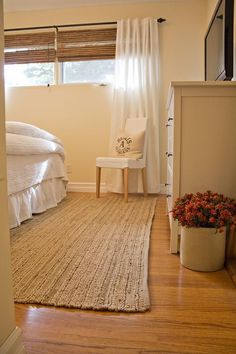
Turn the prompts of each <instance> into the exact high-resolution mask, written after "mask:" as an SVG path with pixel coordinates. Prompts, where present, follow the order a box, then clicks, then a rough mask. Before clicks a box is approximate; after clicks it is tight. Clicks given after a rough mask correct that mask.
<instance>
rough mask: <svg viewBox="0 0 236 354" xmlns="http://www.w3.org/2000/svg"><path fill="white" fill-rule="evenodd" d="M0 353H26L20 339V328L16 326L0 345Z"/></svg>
mask: <svg viewBox="0 0 236 354" xmlns="http://www.w3.org/2000/svg"><path fill="white" fill-rule="evenodd" d="M0 354H26V351H25V348H24V346H23V344H22V341H21V329H20V328H19V327H16V328H15V329H14V331H13V332H12V333H11V335H10V336H9V337H8V338H7V340H6V341H5V342H4V343H3V345H1V347H0Z"/></svg>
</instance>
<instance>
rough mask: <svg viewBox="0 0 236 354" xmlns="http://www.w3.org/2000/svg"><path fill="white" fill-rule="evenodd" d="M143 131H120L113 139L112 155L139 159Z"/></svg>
mask: <svg viewBox="0 0 236 354" xmlns="http://www.w3.org/2000/svg"><path fill="white" fill-rule="evenodd" d="M144 136H145V132H144V131H143V132H139V133H136V134H127V133H125V132H123V133H120V134H119V135H118V137H117V138H116V140H115V145H114V155H116V156H120V157H130V158H134V159H141V158H142V157H143V147H144Z"/></svg>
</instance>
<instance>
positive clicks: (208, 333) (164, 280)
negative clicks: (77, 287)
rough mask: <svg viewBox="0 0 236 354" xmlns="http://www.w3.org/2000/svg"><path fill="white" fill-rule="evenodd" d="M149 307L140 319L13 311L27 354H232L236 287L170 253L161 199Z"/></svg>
mask: <svg viewBox="0 0 236 354" xmlns="http://www.w3.org/2000/svg"><path fill="white" fill-rule="evenodd" d="M149 261H150V264H149V289H150V296H151V304H152V308H151V310H150V311H148V312H145V313H138V314H124V313H112V312H93V311H81V310H67V309H59V308H50V307H36V306H31V305H22V304H16V306H15V308H16V321H17V325H18V326H19V327H20V328H21V329H22V331H23V341H24V345H25V348H26V351H27V353H28V354H72V353H73V354H75V353H76V354H80V353H86V354H90V353H92V354H100V353H101V354H151V353H176V354H177V353H178V354H180V353H212V354H217V353H220V354H223V353H225V354H233V353H234V354H235V353H236V288H235V285H234V284H233V282H232V280H231V279H230V277H229V275H228V273H227V272H226V270H224V269H223V270H221V271H218V272H212V273H201V272H194V271H191V270H188V269H186V268H184V267H182V266H181V265H180V262H179V256H178V255H173V254H170V253H169V226H168V220H167V216H166V205H165V197H164V196H160V197H158V201H157V207H156V214H155V218H154V221H153V226H152V233H151V244H150V257H149Z"/></svg>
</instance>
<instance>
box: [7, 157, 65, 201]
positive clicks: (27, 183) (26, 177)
mask: <svg viewBox="0 0 236 354" xmlns="http://www.w3.org/2000/svg"><path fill="white" fill-rule="evenodd" d="M7 175H8V195H11V194H14V193H17V192H20V191H23V190H24V189H26V188H29V187H32V186H34V185H36V184H39V183H41V182H42V181H45V180H48V179H52V178H62V179H64V180H66V179H67V178H66V174H65V167H64V163H63V160H62V158H61V157H60V156H59V155H58V154H48V155H47V154H42V155H29V156H26V155H23V156H20V155H19V156H17V155H7Z"/></svg>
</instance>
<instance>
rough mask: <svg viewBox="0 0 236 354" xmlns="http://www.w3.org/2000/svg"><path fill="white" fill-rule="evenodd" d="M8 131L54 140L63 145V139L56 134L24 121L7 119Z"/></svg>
mask: <svg viewBox="0 0 236 354" xmlns="http://www.w3.org/2000/svg"><path fill="white" fill-rule="evenodd" d="M6 133H11V134H19V135H24V136H31V137H34V138H41V139H45V140H49V141H53V142H54V143H57V144H59V145H63V144H62V142H61V140H60V139H58V138H57V137H56V136H55V135H53V134H51V133H49V132H47V131H46V130H43V129H41V128H38V127H36V126H34V125H31V124H28V123H24V122H16V121H6Z"/></svg>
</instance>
